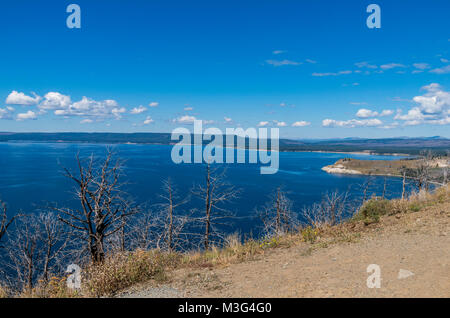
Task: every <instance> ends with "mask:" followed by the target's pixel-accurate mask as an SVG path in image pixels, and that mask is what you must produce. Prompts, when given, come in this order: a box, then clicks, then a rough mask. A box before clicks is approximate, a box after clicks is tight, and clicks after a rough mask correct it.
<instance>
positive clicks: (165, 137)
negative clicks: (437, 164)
mask: <svg viewBox="0 0 450 318" xmlns="http://www.w3.org/2000/svg"><path fill="white" fill-rule="evenodd" d="M224 138H225V137H224ZM0 142H66V143H100V144H102V143H103V144H115V143H137V144H162V145H170V144H173V143H174V142H173V141H172V140H171V134H170V133H12V132H0ZM247 147H248V146H247ZM448 149H450V139H446V138H442V137H428V138H427V137H423V138H383V139H367V138H358V139H352V138H344V139H327V140H314V139H310V140H294V139H280V150H281V151H323V152H364V153H368V154H370V153H373V154H412V155H417V154H419V153H420V152H421V151H423V150H431V151H433V152H434V153H436V154H446V152H447V151H448Z"/></svg>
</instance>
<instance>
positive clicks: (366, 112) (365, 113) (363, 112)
mask: <svg viewBox="0 0 450 318" xmlns="http://www.w3.org/2000/svg"><path fill="white" fill-rule="evenodd" d="M377 116H378V112H375V111H372V110H370V109H365V108H361V109H360V110H358V112H357V113H356V117H359V118H370V117H377Z"/></svg>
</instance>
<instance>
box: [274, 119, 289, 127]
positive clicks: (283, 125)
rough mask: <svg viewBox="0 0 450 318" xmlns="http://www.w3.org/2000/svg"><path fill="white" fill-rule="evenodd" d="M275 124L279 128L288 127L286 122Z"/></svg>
mask: <svg viewBox="0 0 450 318" xmlns="http://www.w3.org/2000/svg"><path fill="white" fill-rule="evenodd" d="M275 123H276V124H277V126H278V127H286V126H287V124H286V122H284V121H276V120H275Z"/></svg>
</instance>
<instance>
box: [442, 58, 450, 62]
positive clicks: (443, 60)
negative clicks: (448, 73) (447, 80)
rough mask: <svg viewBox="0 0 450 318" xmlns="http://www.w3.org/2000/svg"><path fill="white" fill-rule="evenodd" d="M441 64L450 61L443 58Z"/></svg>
mask: <svg viewBox="0 0 450 318" xmlns="http://www.w3.org/2000/svg"><path fill="white" fill-rule="evenodd" d="M441 62H442V63H450V61H449V60H447V59H444V58H441Z"/></svg>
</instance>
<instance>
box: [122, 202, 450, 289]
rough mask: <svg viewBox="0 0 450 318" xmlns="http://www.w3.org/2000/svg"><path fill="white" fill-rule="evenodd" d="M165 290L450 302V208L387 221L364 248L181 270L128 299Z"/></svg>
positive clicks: (365, 238) (306, 251) (365, 237)
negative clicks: (374, 279) (376, 270)
mask: <svg viewBox="0 0 450 318" xmlns="http://www.w3.org/2000/svg"><path fill="white" fill-rule="evenodd" d="M369 264H377V265H379V266H380V268H381V288H373V289H370V288H368V287H367V284H366V281H367V278H368V276H369V275H370V274H369V273H367V271H366V270H367V267H368V265H369ZM400 271H401V272H400ZM408 271H409V272H411V273H413V275H411V273H409V272H408ZM399 272H400V276H401V277H403V278H399ZM408 275H410V276H408ZM406 276H407V277H406ZM160 288H163V289H167V288H170V290H171V291H172V293H171V294H170V295H171V296H169V297H450V204H446V205H443V204H441V205H437V206H434V207H431V208H428V209H426V210H425V211H421V212H417V213H411V214H403V215H401V216H399V215H397V216H390V217H385V218H383V219H382V221H381V224H380V225H378V226H377V227H375V228H374V229H373V230H371V231H368V232H364V233H363V234H362V236H361V237H360V238H359V239H358V241H357V242H353V243H338V244H333V245H330V246H328V247H322V248H317V249H311V246H310V245H309V244H307V243H302V244H301V245H299V246H296V247H292V248H288V249H275V250H272V251H270V252H269V253H267V254H265V255H264V256H263V257H261V258H260V259H258V260H255V261H249V262H244V263H241V264H234V265H230V266H228V267H225V268H219V269H217V268H214V269H212V270H211V269H202V270H188V269H183V270H178V271H176V272H175V273H173V277H172V280H171V283H170V284H167V285H165V286H162V287H161V286H160V287H157V288H155V287H151V286H150V285H148V286H141V287H137V288H135V289H134V290H132V291H129V292H128V293H126V295H127V296H131V297H159V293H158V290H159V289H160ZM161 297H164V293H163V294H162V295H161Z"/></svg>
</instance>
